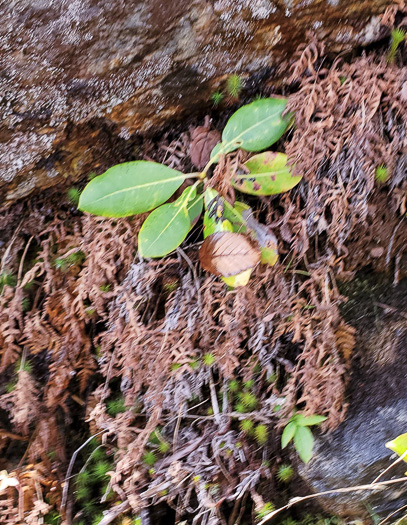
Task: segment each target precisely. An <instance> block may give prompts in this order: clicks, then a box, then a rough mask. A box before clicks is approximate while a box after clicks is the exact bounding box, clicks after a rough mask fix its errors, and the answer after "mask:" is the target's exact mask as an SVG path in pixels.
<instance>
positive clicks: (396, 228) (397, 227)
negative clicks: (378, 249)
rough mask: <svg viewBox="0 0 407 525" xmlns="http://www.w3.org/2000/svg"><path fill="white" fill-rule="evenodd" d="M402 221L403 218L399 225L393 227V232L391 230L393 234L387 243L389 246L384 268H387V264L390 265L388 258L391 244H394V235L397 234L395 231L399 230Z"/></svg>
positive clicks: (391, 247)
mask: <svg viewBox="0 0 407 525" xmlns="http://www.w3.org/2000/svg"><path fill="white" fill-rule="evenodd" d="M403 221H404V218H402V219H401V220H400V221H399V223H398V224H397V225H396V226H395V228H394V230H393V234H392V236H391V238H390V242H389V246H388V247H387V254H386V266H387V267H388V266H389V264H390V257H391V251H392V249H393V243H394V239H395V237H396V233H397V230H398V229H399V228H400V226H401V224H402V222H403Z"/></svg>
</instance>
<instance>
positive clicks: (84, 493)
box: [75, 485, 90, 501]
mask: <svg viewBox="0 0 407 525" xmlns="http://www.w3.org/2000/svg"><path fill="white" fill-rule="evenodd" d="M75 496H76V499H77V500H78V501H81V500H82V501H83V500H88V499H89V497H90V488H89V487H88V486H87V485H84V486H83V487H78V488H77V489H76V491H75Z"/></svg>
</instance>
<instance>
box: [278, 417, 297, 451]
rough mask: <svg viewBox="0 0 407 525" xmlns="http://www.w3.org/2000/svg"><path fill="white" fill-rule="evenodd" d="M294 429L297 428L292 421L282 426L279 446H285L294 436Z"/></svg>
mask: <svg viewBox="0 0 407 525" xmlns="http://www.w3.org/2000/svg"><path fill="white" fill-rule="evenodd" d="M296 430H297V425H296V424H295V423H294V422H293V421H291V423H288V425H287V426H286V427H285V428H284V430H283V433H282V435H281V448H285V447H286V446H287V445H288V443H289V442H290V441H291V440H292V438H293V437H294V434H295V431H296Z"/></svg>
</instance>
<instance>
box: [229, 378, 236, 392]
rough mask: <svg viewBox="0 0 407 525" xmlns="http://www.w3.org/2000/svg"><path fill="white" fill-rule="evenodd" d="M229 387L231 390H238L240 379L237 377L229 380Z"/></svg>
mask: <svg viewBox="0 0 407 525" xmlns="http://www.w3.org/2000/svg"><path fill="white" fill-rule="evenodd" d="M228 388H229V391H230V392H237V391H238V390H239V381H238V380H237V379H232V380H231V381H230V382H229V386H228Z"/></svg>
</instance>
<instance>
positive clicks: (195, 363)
mask: <svg viewBox="0 0 407 525" xmlns="http://www.w3.org/2000/svg"><path fill="white" fill-rule="evenodd" d="M200 365H201V363H200V362H199V359H194V360H193V361H191V362H190V363H189V366H190V367H191V368H192V370H198V368H199V367H200Z"/></svg>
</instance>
